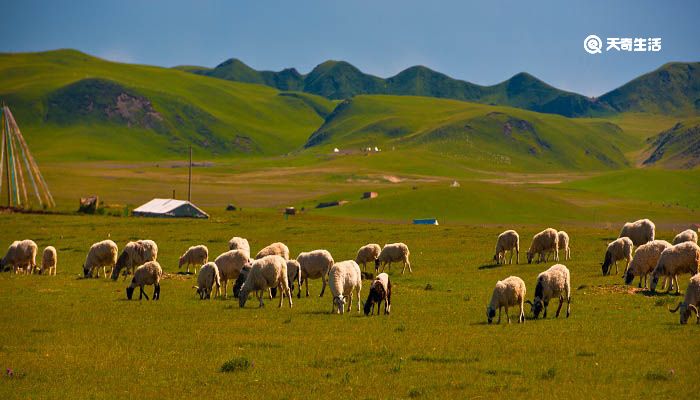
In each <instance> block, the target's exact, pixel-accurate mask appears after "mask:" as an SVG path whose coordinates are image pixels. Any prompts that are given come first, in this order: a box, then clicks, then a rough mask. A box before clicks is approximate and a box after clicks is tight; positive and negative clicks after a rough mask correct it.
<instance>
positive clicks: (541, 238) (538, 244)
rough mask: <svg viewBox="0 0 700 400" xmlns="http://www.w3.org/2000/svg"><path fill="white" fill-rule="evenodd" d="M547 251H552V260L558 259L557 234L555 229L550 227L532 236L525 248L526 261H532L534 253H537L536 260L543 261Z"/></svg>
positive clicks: (529, 262)
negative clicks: (530, 241) (528, 245)
mask: <svg viewBox="0 0 700 400" xmlns="http://www.w3.org/2000/svg"><path fill="white" fill-rule="evenodd" d="M549 252H553V253H554V260H555V261H559V235H558V234H557V231H556V229H552V228H547V229H545V230H543V231H542V232H539V233H537V234H536V235H535V236H533V237H532V243H531V244H530V248H529V249H528V250H527V263H528V264H531V263H532V260H533V258H535V254H538V255H539V257H538V258H537V262H538V263H540V262H543V261H545V256H546V254H547V253H549Z"/></svg>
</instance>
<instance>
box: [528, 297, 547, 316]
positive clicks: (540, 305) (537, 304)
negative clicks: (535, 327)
mask: <svg viewBox="0 0 700 400" xmlns="http://www.w3.org/2000/svg"><path fill="white" fill-rule="evenodd" d="M525 302H526V303H527V304H529V305H530V309H531V310H532V314H533V315H534V316H535V319H537V318H538V317H539V316H540V313H541V312H542V310H544V302H543V301H542V299H541V298H539V297H535V301H534V302H532V301H530V300H527V301H525Z"/></svg>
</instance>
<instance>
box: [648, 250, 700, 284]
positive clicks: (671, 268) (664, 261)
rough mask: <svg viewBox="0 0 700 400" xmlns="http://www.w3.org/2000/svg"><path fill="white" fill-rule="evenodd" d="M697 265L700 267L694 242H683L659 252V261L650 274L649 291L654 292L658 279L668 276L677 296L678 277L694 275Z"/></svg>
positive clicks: (698, 252) (699, 258) (698, 254)
mask: <svg viewBox="0 0 700 400" xmlns="http://www.w3.org/2000/svg"><path fill="white" fill-rule="evenodd" d="M698 265H700V247H698V245H697V244H696V243H695V242H683V243H679V244H677V245H675V246H671V247H669V248H667V249H666V250H664V251H663V252H661V256H660V257H659V261H658V262H657V263H656V267H655V268H654V271H653V272H652V273H651V285H650V287H649V289H651V291H652V292H654V291H655V290H656V285H657V284H658V282H659V277H660V276H668V277H670V278H672V284H673V283H675V286H676V294H678V293H679V288H678V275H680V274H685V273H690V275H691V276H692V275H695V274H697V273H698ZM669 290H670V286H669Z"/></svg>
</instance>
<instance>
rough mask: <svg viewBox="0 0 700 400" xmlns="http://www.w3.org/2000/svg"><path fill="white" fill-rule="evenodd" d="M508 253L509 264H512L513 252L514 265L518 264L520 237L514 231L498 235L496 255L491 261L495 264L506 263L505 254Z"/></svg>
mask: <svg viewBox="0 0 700 400" xmlns="http://www.w3.org/2000/svg"><path fill="white" fill-rule="evenodd" d="M507 251H509V252H510V261H509V262H508V263H509V264H513V252H515V255H516V256H515V263H516V264H520V235H518V232H516V231H514V230H512V229H511V230H507V231H505V232H503V233H501V234H500V235H498V239H497V240H496V254H494V256H493V260H494V261H495V262H496V264H500V263H501V262H503V263H504V264H505V262H506V252H507Z"/></svg>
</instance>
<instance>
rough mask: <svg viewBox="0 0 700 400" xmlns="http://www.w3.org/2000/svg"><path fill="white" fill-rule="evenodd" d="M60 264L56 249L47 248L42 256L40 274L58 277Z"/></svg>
mask: <svg viewBox="0 0 700 400" xmlns="http://www.w3.org/2000/svg"><path fill="white" fill-rule="evenodd" d="M57 263H58V255H57V253H56V248H55V247H53V246H46V248H45V249H44V253H43V254H42V255H41V270H40V273H41V274H43V273H44V272H46V273H47V274H48V275H49V276H50V275H53V276H56V264H57Z"/></svg>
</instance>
